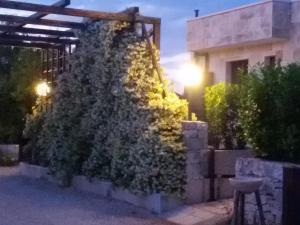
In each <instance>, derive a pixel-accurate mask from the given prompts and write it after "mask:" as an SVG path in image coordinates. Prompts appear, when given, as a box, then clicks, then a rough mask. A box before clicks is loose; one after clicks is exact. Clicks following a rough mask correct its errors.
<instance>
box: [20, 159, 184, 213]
mask: <svg viewBox="0 0 300 225" xmlns="http://www.w3.org/2000/svg"><path fill="white" fill-rule="evenodd" d="M19 173H20V174H21V175H22V176H26V177H29V178H33V179H43V180H47V181H49V182H52V183H56V184H58V182H57V180H56V179H55V178H53V177H52V176H51V175H49V173H48V169H47V168H46V167H41V166H37V165H30V164H27V163H23V162H22V163H20V165H19ZM71 187H72V188H75V189H76V190H79V191H84V192H90V193H93V194H97V195H99V196H102V197H107V198H112V199H116V200H120V201H125V202H128V203H130V204H133V205H136V206H139V207H142V208H145V209H148V210H151V211H152V212H154V213H158V214H160V213H162V212H165V211H168V210H171V209H174V208H176V207H178V206H180V205H182V204H183V202H182V201H181V200H179V199H175V198H172V197H169V196H165V195H163V194H160V193H158V194H152V195H134V194H132V193H130V192H128V191H126V190H123V189H121V188H117V187H115V186H114V185H113V184H112V182H110V181H101V180H98V179H93V180H89V179H88V178H86V177H85V176H75V177H73V180H72V186H71Z"/></svg>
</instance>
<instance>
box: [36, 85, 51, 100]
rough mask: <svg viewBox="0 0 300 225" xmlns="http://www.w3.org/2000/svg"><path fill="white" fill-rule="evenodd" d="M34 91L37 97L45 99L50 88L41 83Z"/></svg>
mask: <svg viewBox="0 0 300 225" xmlns="http://www.w3.org/2000/svg"><path fill="white" fill-rule="evenodd" d="M35 91H36V93H37V95H38V96H41V97H46V96H47V95H48V94H49V93H50V87H49V86H48V84H47V83H46V82H45V81H43V82H41V83H39V84H38V85H37V86H36V88H35Z"/></svg>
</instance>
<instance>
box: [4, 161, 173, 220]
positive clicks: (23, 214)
mask: <svg viewBox="0 0 300 225" xmlns="http://www.w3.org/2000/svg"><path fill="white" fill-rule="evenodd" d="M156 224H157V225H158V224H159V225H171V224H170V223H168V222H165V221H162V220H160V219H158V218H156V217H155V216H154V215H153V214H151V213H150V212H148V211H145V210H142V209H139V208H136V207H134V206H132V205H129V204H126V203H124V202H119V201H115V200H109V199H105V198H101V197H99V196H96V195H93V194H87V193H81V192H78V191H75V190H72V189H62V188H59V187H57V186H56V185H55V184H51V183H48V182H46V181H42V180H33V179H29V178H25V177H21V176H18V175H17V169H16V168H3V167H2V168H0V225H156Z"/></svg>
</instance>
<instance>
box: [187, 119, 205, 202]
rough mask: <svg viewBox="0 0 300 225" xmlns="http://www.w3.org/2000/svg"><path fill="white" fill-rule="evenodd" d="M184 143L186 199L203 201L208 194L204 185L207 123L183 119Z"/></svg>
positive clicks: (188, 200)
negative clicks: (185, 151) (185, 154)
mask: <svg viewBox="0 0 300 225" xmlns="http://www.w3.org/2000/svg"><path fill="white" fill-rule="evenodd" d="M182 129H183V136H184V143H185V145H186V147H187V161H186V173H187V184H186V195H187V196H186V201H187V203H198V202H204V201H205V200H206V198H207V196H208V193H207V189H208V188H206V186H207V185H205V183H206V182H205V175H206V174H207V168H208V165H207V152H208V144H207V129H208V126H207V123H205V122H200V121H197V122H192V121H185V122H183V124H182Z"/></svg>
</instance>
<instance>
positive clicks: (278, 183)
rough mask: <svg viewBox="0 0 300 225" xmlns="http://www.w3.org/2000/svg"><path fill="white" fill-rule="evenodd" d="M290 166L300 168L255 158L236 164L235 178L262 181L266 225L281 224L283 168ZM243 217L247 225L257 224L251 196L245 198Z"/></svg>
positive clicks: (241, 160) (254, 202)
mask: <svg viewBox="0 0 300 225" xmlns="http://www.w3.org/2000/svg"><path fill="white" fill-rule="evenodd" d="M291 166H293V167H295V166H296V167H300V165H295V164H291V163H282V162H274V161H265V160H261V159H257V158H241V159H239V160H238V161H237V163H236V176H237V177H241V176H254V177H261V178H263V179H264V182H263V185H262V186H261V188H260V194H261V198H262V204H263V211H264V215H265V217H266V224H267V225H281V224H282V222H281V221H282V192H283V168H284V167H291ZM245 217H246V222H247V224H250V225H252V224H259V223H258V218H259V217H258V211H257V206H256V201H255V197H254V195H253V194H249V195H247V196H246V199H245ZM291 225H292V224H291Z"/></svg>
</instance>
